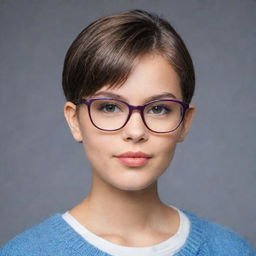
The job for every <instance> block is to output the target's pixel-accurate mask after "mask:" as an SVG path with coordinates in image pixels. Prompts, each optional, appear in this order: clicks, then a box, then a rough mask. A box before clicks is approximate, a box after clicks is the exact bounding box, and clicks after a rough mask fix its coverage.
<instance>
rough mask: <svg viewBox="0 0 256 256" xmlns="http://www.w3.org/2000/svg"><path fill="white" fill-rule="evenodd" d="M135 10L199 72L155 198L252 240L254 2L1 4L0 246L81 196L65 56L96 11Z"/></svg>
mask: <svg viewBox="0 0 256 256" xmlns="http://www.w3.org/2000/svg"><path fill="white" fill-rule="evenodd" d="M134 8H142V9H145V10H148V11H153V12H155V13H157V14H160V15H162V16H163V17H164V18H166V19H167V20H169V21H170V22H171V23H172V24H173V26H174V27H175V28H176V29H177V31H178V32H179V33H180V35H181V36H182V38H183V39H184V41H185V43H186V44H187V46H188V48H189V50H190V52H191V55H192V58H193V60H194V64H195V69H196V74H197V87H196V93H195V97H194V100H193V103H194V104H195V105H196V106H197V115H196V118H195V120H194V123H193V125H192V129H191V131H190V134H189V136H188V138H187V140H186V141H185V142H184V143H182V144H180V145H179V146H178V148H177V152H176V156H175V158H174V160H173V163H172V165H171V168H169V170H168V171H167V172H166V173H165V174H164V175H163V176H162V177H161V178H160V181H159V192H160V195H161V198H162V200H163V201H165V202H166V203H169V204H173V205H175V206H177V207H180V208H183V209H187V210H190V211H192V212H194V213H196V214H198V215H200V216H202V217H204V218H207V219H209V220H212V221H215V222H218V223H220V224H222V225H224V226H227V227H229V228H231V229H233V230H234V231H236V232H238V233H239V234H240V235H242V236H243V237H245V238H247V239H248V240H250V241H251V242H252V243H253V244H254V245H256V205H255V203H256V160H255V159H256V138H255V132H256V103H255V95H256V82H255V81H256V76H255V74H256V29H255V24H256V1H255V0H243V1H241V0H233V1H231V0H230V1H229V0H227V1H222V0H216V1H210V0H205V1H202V0H186V1H185V0H173V1H172V0H171V1H164V0H158V1H153V0H144V1H143V0H136V1H134V0H126V1H117V0H108V1H106V0H101V1H100V0H94V1H92V0H91V1H83V0H73V1H69V0H54V1H53V0H41V1H35V0H30V1H28V0H16V1H14V0H1V1H0V30H1V34H0V47H1V51H0V110H1V111H0V122H1V125H0V136H1V143H0V200H1V201H0V207H1V209H0V245H3V244H4V243H5V242H6V241H7V240H9V239H10V238H11V237H13V236H14V235H16V234H18V233H20V232H21V231H23V230H24V229H27V228H28V227H31V226H32V225H34V224H36V223H38V222H40V221H42V220H43V219H45V218H48V217H49V216H50V215H52V214H54V213H56V212H64V211H66V210H68V209H70V208H72V207H73V206H74V205H76V204H77V203H78V202H80V201H81V200H82V199H83V198H84V197H85V195H86V193H87V192H88V190H89V184H90V177H91V176H90V168H89V165H88V162H87V160H86V159H85V157H84V153H83V149H82V145H81V144H78V143H75V142H74V141H73V139H72V137H71V134H70V132H69V129H68V126H67V125H66V122H65V120H64V116H63V105H64V102H65V99H64V96H63V93H62V89H61V72H62V65H63V60H64V56H65V53H66V51H67V48H68V47H69V45H70V44H71V42H72V41H73V39H74V38H75V37H76V36H77V34H78V33H79V32H80V31H81V30H82V29H83V28H84V27H85V26H86V25H88V24H89V23H90V22H92V21H93V20H94V19H96V18H98V17H100V16H102V15H108V14H113V13H115V12H119V11H124V10H128V9H134Z"/></svg>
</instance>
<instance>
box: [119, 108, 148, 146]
mask: <svg viewBox="0 0 256 256" xmlns="http://www.w3.org/2000/svg"><path fill="white" fill-rule="evenodd" d="M122 136H123V139H124V140H125V141H133V142H135V143H137V142H142V141H146V140H148V136H149V133H148V129H147V127H146V126H145V124H144V122H143V120H142V117H141V114H140V112H139V111H138V110H134V111H133V113H132V114H131V116H130V119H129V120H128V122H127V124H126V125H125V127H124V128H123V134H122Z"/></svg>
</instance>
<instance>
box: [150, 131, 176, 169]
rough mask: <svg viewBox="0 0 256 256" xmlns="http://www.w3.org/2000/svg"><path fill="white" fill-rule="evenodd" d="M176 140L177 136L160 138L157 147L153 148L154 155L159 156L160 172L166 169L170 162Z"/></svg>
mask: <svg viewBox="0 0 256 256" xmlns="http://www.w3.org/2000/svg"><path fill="white" fill-rule="evenodd" d="M178 138H179V136H178V134H171V135H170V136H167V137H164V138H162V139H161V140H160V141H158V146H157V145H156V146H155V148H156V154H158V155H159V160H160V165H161V169H162V170H165V169H167V168H168V166H169V164H170V162H171V161H172V158H173V156H174V153H175V149H176V145H177V141H178Z"/></svg>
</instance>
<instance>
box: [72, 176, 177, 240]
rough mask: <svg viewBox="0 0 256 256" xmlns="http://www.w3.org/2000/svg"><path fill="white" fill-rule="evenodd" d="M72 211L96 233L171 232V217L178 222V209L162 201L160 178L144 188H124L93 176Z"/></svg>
mask: <svg viewBox="0 0 256 256" xmlns="http://www.w3.org/2000/svg"><path fill="white" fill-rule="evenodd" d="M70 213H71V214H72V215H73V216H74V217H75V218H76V219H78V221H79V222H80V223H81V224H83V225H85V226H86V227H87V228H88V229H89V230H92V231H93V232H94V233H96V234H97V233H98V234H100V233H104V232H106V233H114V234H119V235H126V236H127V234H129V233H130V234H133V233H138V232H146V230H154V231H155V232H158V231H159V232H163V231H166V232H167V233H170V225H168V226H167V225H166V221H168V223H170V217H172V220H175V221H176V223H175V224H176V226H174V223H173V221H171V223H172V226H173V227H174V229H175V227H177V212H176V211H175V210H172V209H171V208H170V207H167V206H166V205H165V204H164V203H163V202H161V200H160V198H159V196H158V191H157V181H156V182H155V183H153V184H151V185H150V186H148V187H147V188H145V189H142V190H138V191H125V190H120V189H118V188H116V187H113V186H110V185H109V184H106V183H104V182H103V181H102V180H101V179H99V178H97V177H94V176H93V177H92V186H91V189H90V192H89V194H88V196H87V197H86V198H85V199H84V200H83V201H82V202H81V203H80V204H78V205H77V206H76V207H74V208H73V209H72V210H71V211H70Z"/></svg>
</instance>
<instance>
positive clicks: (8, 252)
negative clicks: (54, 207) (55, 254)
mask: <svg viewBox="0 0 256 256" xmlns="http://www.w3.org/2000/svg"><path fill="white" fill-rule="evenodd" d="M56 225H57V226H58V225H61V214H60V213H57V214H55V215H52V216H51V217H49V218H47V219H45V220H43V221H42V222H40V223H38V224H36V225H34V226H33V227H31V228H29V229H27V230H25V231H24V232H22V233H20V234H18V235H17V236H15V237H14V238H12V239H11V240H10V241H8V242H7V243H6V244H5V245H4V246H3V248H1V249H0V256H16V255H17V256H18V255H19V256H23V255H29V256H32V255H37V256H39V255H46V254H45V252H46V251H47V250H50V249H51V248H54V246H55V245H54V243H55V242H56V241H57V238H58V233H57V232H56V228H55V226H56Z"/></svg>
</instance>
